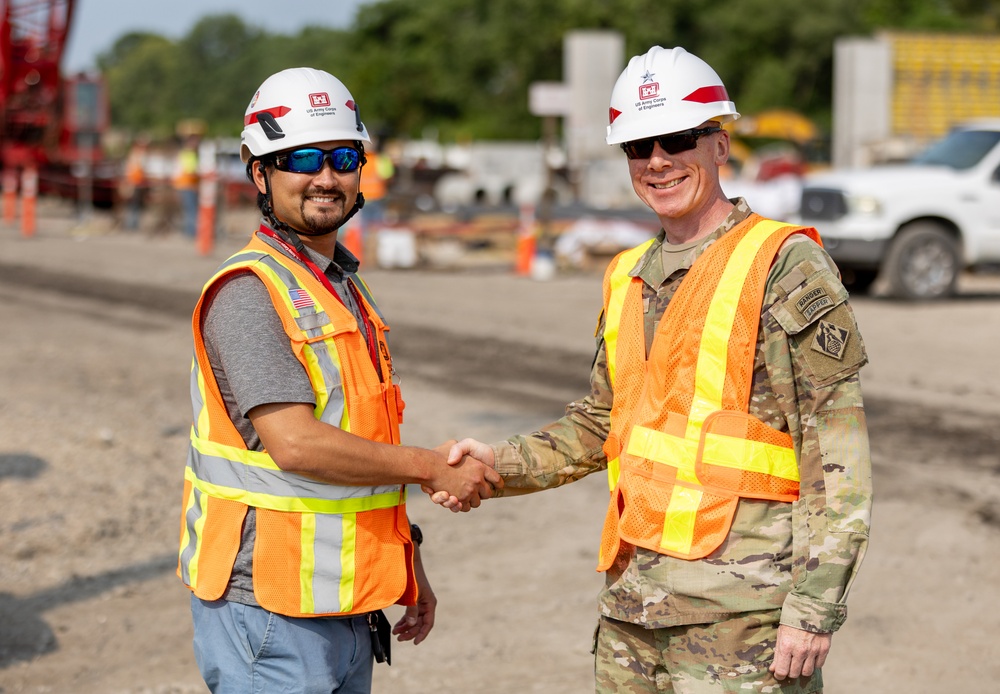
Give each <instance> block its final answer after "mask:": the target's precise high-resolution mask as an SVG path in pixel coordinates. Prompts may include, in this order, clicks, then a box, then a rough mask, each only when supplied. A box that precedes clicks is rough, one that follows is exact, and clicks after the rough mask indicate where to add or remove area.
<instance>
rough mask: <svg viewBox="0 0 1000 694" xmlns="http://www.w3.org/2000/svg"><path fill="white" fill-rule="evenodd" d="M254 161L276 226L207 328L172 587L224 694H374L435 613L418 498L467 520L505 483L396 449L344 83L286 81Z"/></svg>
mask: <svg viewBox="0 0 1000 694" xmlns="http://www.w3.org/2000/svg"><path fill="white" fill-rule="evenodd" d="M244 122H245V127H244V129H243V135H242V144H241V148H240V154H241V158H242V160H243V162H244V163H246V165H247V175H248V176H249V177H250V179H251V180H252V181H253V182H254V183H255V184H256V186H257V189H258V191H259V194H258V206H259V207H260V210H261V214H262V220H261V223H260V226H259V228H258V229H257V231H256V232H255V233H254V234H253V235H252V237H251V240H250V242H249V243H248V244H247V246H246V247H245V248H244V249H243V250H241V251H239V252H238V253H236V254H234V255H233V256H232V257H230V258H229V259H228V260H226V261H225V262H224V263H223V264H222V266H221V267H220V268H219V270H218V271H217V273H216V274H215V275H214V276H213V277H212V278H211V279H210V280H209V281H208V283H207V284H206V285H205V288H204V291H203V293H202V296H201V299H200V300H199V302H198V304H197V306H196V307H195V310H194V316H193V320H192V328H193V333H194V347H195V349H194V361H193V366H192V380H191V397H192V405H193V410H194V424H193V426H192V429H191V445H190V449H189V454H188V462H187V467H186V470H185V478H184V480H185V481H184V504H183V515H182V520H181V543H180V555H179V562H178V574H179V576H180V577H181V579H182V580H183V582H184V583H185V584H186V585H187V586H188V587H189V588H190V589H191V591H192V599H191V606H192V615H193V620H194V648H195V655H196V659H197V662H198V666H199V668H200V670H201V673H202V675H203V677H204V678H205V681H206V683H207V684H208V685H209V688H210V689H211V690H212V691H213V692H216V693H219V692H226V693H228V692H233V693H236V692H240V693H243V692H249V691H259V692H278V691H294V692H304V693H308V694H319V693H320V692H322V693H323V694H329V693H330V692H338V693H341V694H346V693H352V694H353V693H360V692H369V691H370V689H371V680H372V662H373V657H374V658H378V659H379V660H386V661H387V660H388V648H389V638H390V636H389V632H390V628H389V625H388V623H387V622H386V618H385V615H384V614H382V612H381V611H382V608H384V607H387V606H389V605H392V604H396V603H398V604H402V605H406V606H407V607H406V612H405V615H404V616H403V617H402V618H401V619H400V620H399V622H398V623H397V624H396V625H395V627H393V628H392V631H393V632H394V633H395V634H396V635H397V637H398V638H399V640H401V641H405V640H413V642H414V643H420V642H421V641H422V640H423V639H424V638H425V637H426V636H427V634H428V632H429V631H430V630H431V627H432V626H433V625H434V613H435V608H436V598H435V597H434V593H433V591H432V590H431V587H430V585H429V583H428V581H427V577H426V575H425V573H424V569H423V566H422V564H421V560H420V552H419V550H418V546H419V544H420V542H421V535H420V533H419V529H418V528H416V526H411V525H410V524H409V522H408V520H407V516H406V505H405V501H406V485H407V484H411V483H413V484H416V483H419V484H422V485H425V486H427V487H428V488H429V489H434V490H447V492H448V493H450V494H451V495H455V496H456V497H460V498H462V499H463V500H465V501H466V502H467V503H469V504H470V505H473V506H477V505H478V504H479V500H480V498H488V497H489V496H490V494H491V490H492V486H493V485H500V484H501V481H500V478H499V475H497V474H496V472H495V471H493V470H492V469H491V468H488V467H487V466H485V465H483V464H482V463H480V462H478V461H474V460H469V461H468V462H467V463H466V464H465V465H461V466H458V467H453V466H450V465H448V463H447V461H446V458H445V455H444V453H445V452H446V451H447V449H446V448H445V449H442V450H439V451H431V450H424V449H420V448H414V447H410V446H402V445H400V438H399V423H400V421H401V420H402V412H403V401H402V398H401V395H400V392H399V387H398V386H397V385H395V383H394V378H395V372H394V371H393V367H392V360H391V357H390V353H389V350H388V348H387V346H386V338H385V331H386V330H387V326H386V324H385V322H384V320H383V318H382V315H381V313H379V311H378V309H377V307H376V305H375V302H374V300H373V298H372V295H371V293H370V291H369V289H368V287H367V286H366V285H365V283H364V282H362V281H361V279H360V278H359V277H358V276H357V275H356V274H355V272H356V270H357V265H358V264H357V261H356V260H355V259H354V258H353V257H352V256H351V255H350V254H349V253H348V252H347V251H346V250H345V249H344V247H343V246H342V245H340V244H339V243H338V240H337V235H338V230H339V229H340V228H341V227H343V225H344V224H345V223H346V222H347V221H348V220H349V219H350V218H351V217H352V216H353V215H354V214H355V213H356V212H357V211H358V210H359V209H360V208H361V206H362V205H363V197H362V196H361V195H360V194H359V193H358V180H359V175H360V168H361V165H362V164H363V162H364V160H365V159H364V156H365V154H364V143H365V142H367V141H368V133H367V130H366V129H365V126H364V124H363V123H362V121H361V117H360V114H359V111H358V108H357V106H356V105H355V103H354V100H353V98H352V97H351V94H350V93H349V92H348V90H347V88H346V87H345V86H344V85H343V84H342V83H341V82H340V81H339V80H338V79H337V78H335V77H334V76H333V75H330V74H329V73H326V72H322V71H319V70H313V69H311V68H295V69H290V70H285V71H282V72H279V73H277V74H275V75H272V76H271V77H269V78H268V79H267V80H265V81H264V83H263V84H262V85H261V86H260V88H259V89H258V91H257V92H256V94H255V95H254V96H253V99H252V100H251V101H250V105H249V106H248V107H247V109H246V115H245V120H244Z"/></svg>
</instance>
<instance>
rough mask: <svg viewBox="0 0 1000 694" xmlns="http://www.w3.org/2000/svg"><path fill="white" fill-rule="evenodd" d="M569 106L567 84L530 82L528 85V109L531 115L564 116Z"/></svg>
mask: <svg viewBox="0 0 1000 694" xmlns="http://www.w3.org/2000/svg"><path fill="white" fill-rule="evenodd" d="M571 107H572V104H571V103H570V93H569V85H568V84H564V83H563V82H532V83H531V85H530V86H529V87H528V110H529V111H530V112H531V115H533V116H565V115H567V114H569V111H570V108H571Z"/></svg>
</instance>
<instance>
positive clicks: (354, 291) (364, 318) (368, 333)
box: [258, 224, 382, 379]
mask: <svg viewBox="0 0 1000 694" xmlns="http://www.w3.org/2000/svg"><path fill="white" fill-rule="evenodd" d="M258 231H259V232H260V233H261V234H263V235H264V236H266V237H268V238H269V239H274V241H275V242H277V244H278V245H279V246H281V247H282V249H284V251H285V252H286V253H288V254H289V255H291V256H292V257H293V258H295V259H296V260H298V261H299V262H300V263H302V264H303V265H305V266H306V268H308V270H309V272H311V273H312V274H313V277H315V278H316V279H317V280H319V281H320V283H322V285H323V286H324V287H325V288H326V290H327V291H328V292H330V293H331V294H333V296H334V297H336V299H337V301H339V302H340V303H341V304H344V300H343V299H342V298H340V294H338V293H337V290H336V289H334V288H333V284H331V283H330V278H329V277H327V276H326V273H325V272H323V271H322V270H320V269H319V266H318V265H316V263H314V262H313V261H312V258H310V257H309V256H308V255H306V254H304V253H300V252H299V249H297V248H296V247H295V246H293V245H291V244H290V243H288V242H287V241H285V240H284V239H283V238H281V237H280V236H278V234H277V233H276V232H275V231H274V230H273V229H270V228H268V227H266V226H264V225H263V224H261V225H260V229H259V230H258ZM347 288H348V290H349V291H350V292H351V296H353V297H354V302H355V303H356V304H357V306H358V313H359V314H360V315H361V324H362V325H363V326H364V328H365V341H366V343H367V346H368V356H370V357H371V360H372V364H374V365H375V371H376V372H378V375H379V379H381V378H382V369H380V368H379V363H378V352H377V351H376V348H375V337H374V335H373V334H372V326H371V323H370V322H369V320H368V315H367V314H366V312H365V305H364V303H363V302H362V301H361V296H360V295H359V293H358V288H357V287H355V286H354V282H352V281H351V280H350V279H348V280H347ZM345 308H346V305H345Z"/></svg>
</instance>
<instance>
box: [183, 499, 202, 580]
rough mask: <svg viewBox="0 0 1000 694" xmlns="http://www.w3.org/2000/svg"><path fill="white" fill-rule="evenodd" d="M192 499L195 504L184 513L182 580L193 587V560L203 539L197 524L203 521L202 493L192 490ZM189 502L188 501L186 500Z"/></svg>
mask: <svg viewBox="0 0 1000 694" xmlns="http://www.w3.org/2000/svg"><path fill="white" fill-rule="evenodd" d="M191 498H192V499H193V500H194V503H192V504H191V507H190V508H188V509H187V510H186V511H185V513H184V527H185V528H186V529H187V545H186V546H184V547H182V548H181V561H180V569H181V580H182V581H184V584H185V585H188V586H190V585H191V560H192V559H193V558H194V556H195V554H197V552H198V548H199V545H200V543H201V538H200V537H198V531H197V529H196V527H195V526H196V524H197V523H198V521H199V520H201V507H202V503H201V501H202V500H201V492H200V491H198V490H197V489H195V488H194V487H192V488H191ZM184 501H185V502H187V499H185V500H184Z"/></svg>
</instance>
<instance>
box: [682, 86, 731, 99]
mask: <svg viewBox="0 0 1000 694" xmlns="http://www.w3.org/2000/svg"><path fill="white" fill-rule="evenodd" d="M683 101H694V102H695V103H698V104H710V103H712V102H713V101H729V94H727V93H726V88H725V87H723V86H722V85H721V84H720V85H716V86H714V87H701V88H700V89H695V90H694V91H693V92H691V93H690V94H688V95H687V96H685V97H684V99H683Z"/></svg>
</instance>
